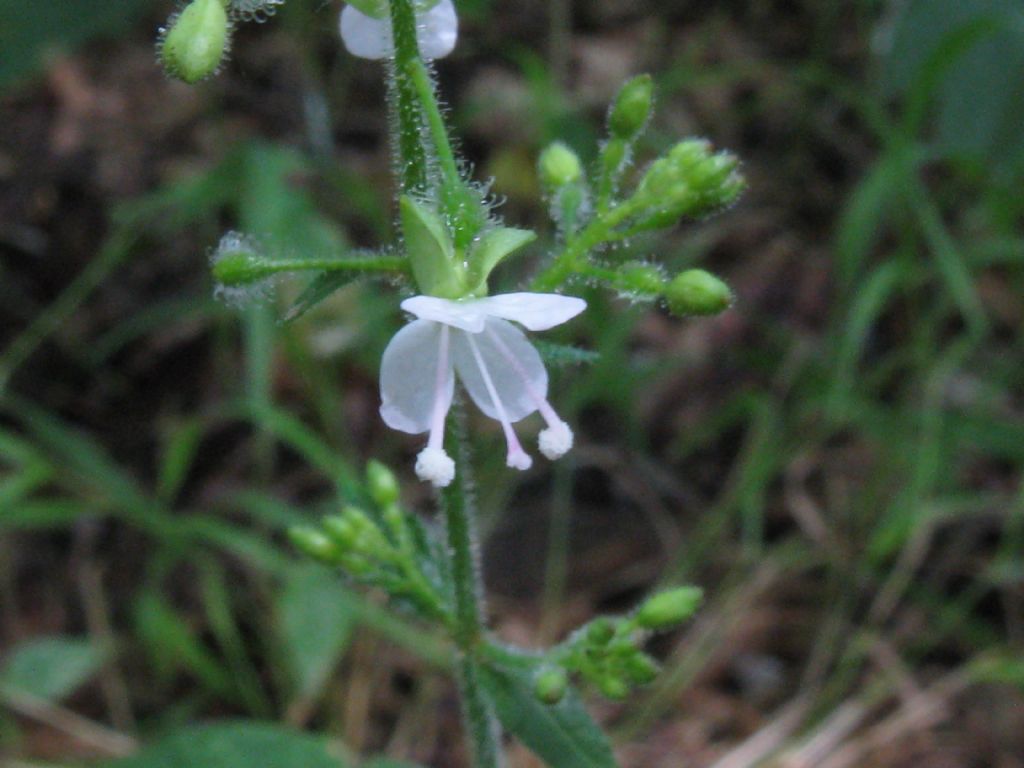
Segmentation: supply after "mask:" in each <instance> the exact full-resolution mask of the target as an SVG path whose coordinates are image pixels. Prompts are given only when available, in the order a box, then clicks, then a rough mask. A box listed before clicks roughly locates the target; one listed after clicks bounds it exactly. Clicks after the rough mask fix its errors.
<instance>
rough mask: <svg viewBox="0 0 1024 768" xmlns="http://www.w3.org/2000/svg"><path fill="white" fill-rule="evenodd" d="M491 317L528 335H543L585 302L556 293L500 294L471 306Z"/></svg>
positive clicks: (566, 318) (573, 314)
mask: <svg viewBox="0 0 1024 768" xmlns="http://www.w3.org/2000/svg"><path fill="white" fill-rule="evenodd" d="M475 304H476V306H477V307H478V308H479V311H481V312H483V313H484V314H487V315H490V316H491V317H500V318H503V319H505V320H514V321H515V322H517V323H519V324H520V325H522V326H523V327H525V328H527V329H529V330H531V331H546V330H547V329H548V328H554V327H555V326H556V325H561V324H562V323H564V322H566V321H567V320H571V319H572V318H574V317H576V315H578V314H579V313H580V312H582V311H583V310H584V309H586V308H587V302H585V301H584V300H583V299H579V298H577V297H575V296H562V295H560V294H557V293H525V292H524V293H502V294H499V295H497V296H488V297H487V298H485V299H478V300H477V301H476V302H475Z"/></svg>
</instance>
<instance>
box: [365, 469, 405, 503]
mask: <svg viewBox="0 0 1024 768" xmlns="http://www.w3.org/2000/svg"><path fill="white" fill-rule="evenodd" d="M366 487H367V490H369V492H370V498H372V499H373V500H374V501H375V502H376V503H377V504H378V505H379V506H381V507H387V506H390V505H392V504H395V503H397V502H398V496H399V486H398V479H397V478H396V477H395V473H394V472H392V471H391V470H390V469H388V468H387V467H386V466H384V465H383V464H381V463H380V462H379V461H376V460H374V459H371V460H370V462H369V463H368V464H367V465H366Z"/></svg>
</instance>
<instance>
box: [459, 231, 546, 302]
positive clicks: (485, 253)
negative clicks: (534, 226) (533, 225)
mask: <svg viewBox="0 0 1024 768" xmlns="http://www.w3.org/2000/svg"><path fill="white" fill-rule="evenodd" d="M536 239H537V233H536V232H533V231H531V230H529V229H513V228H511V227H496V228H494V229H492V230H490V231H488V232H486V233H484V234H483V235H481V236H480V238H479V239H478V240H477V241H476V243H475V244H474V245H473V246H472V248H471V250H470V252H469V255H468V256H467V258H466V264H467V267H468V274H467V278H468V280H467V282H468V283H469V286H470V293H471V294H473V295H476V296H486V295H487V278H488V277H489V276H490V274H491V271H492V270H493V269H494V268H495V267H496V266H498V264H500V263H501V262H502V261H503V260H504V259H505V257H506V256H509V255H511V254H512V253H514V252H515V251H518V250H519V249H520V248H522V247H523V246H525V245H528V244H529V243H532V242H533V241H534V240H536Z"/></svg>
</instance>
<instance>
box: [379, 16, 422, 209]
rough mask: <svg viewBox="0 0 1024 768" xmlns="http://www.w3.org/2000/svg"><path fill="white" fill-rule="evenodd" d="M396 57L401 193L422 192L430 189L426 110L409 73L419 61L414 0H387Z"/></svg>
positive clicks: (394, 73)
mask: <svg viewBox="0 0 1024 768" xmlns="http://www.w3.org/2000/svg"><path fill="white" fill-rule="evenodd" d="M388 7H389V8H390V13H391V34H392V38H393V40H394V46H395V60H394V63H393V64H392V65H391V66H392V70H391V77H389V78H388V80H389V86H390V88H391V89H392V98H393V101H394V110H395V122H396V123H397V129H398V137H397V153H398V157H397V160H396V165H397V168H396V170H397V172H398V177H399V182H400V186H401V190H402V192H406V193H409V192H423V191H425V190H426V188H427V163H428V157H427V150H426V147H425V146H424V143H423V109H422V106H421V104H420V100H419V95H418V93H417V91H416V85H415V84H414V83H413V81H412V78H410V77H409V75H408V72H409V68H410V65H414V64H415V62H417V61H420V49H419V43H418V42H417V40H416V12H415V11H414V10H413V7H412V2H411V0H393V1H392V2H390V3H388Z"/></svg>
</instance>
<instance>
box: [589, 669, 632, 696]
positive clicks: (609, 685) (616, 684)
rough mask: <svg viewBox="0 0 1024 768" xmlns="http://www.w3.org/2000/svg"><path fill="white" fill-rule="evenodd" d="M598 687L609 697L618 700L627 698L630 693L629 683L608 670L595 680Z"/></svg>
mask: <svg viewBox="0 0 1024 768" xmlns="http://www.w3.org/2000/svg"><path fill="white" fill-rule="evenodd" d="M594 682H595V683H596V684H597V689H598V690H599V691H601V694H602V695H603V696H604V697H605V698H608V699H615V700H616V701H618V700H621V699H624V698H626V696H628V695H629V683H627V682H626V681H625V680H623V679H622V678H621V677H619V676H618V675H616V674H613V673H611V672H606V673H604V674H602V675H601V677H599V678H598V679H597V680H595V681H594Z"/></svg>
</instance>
